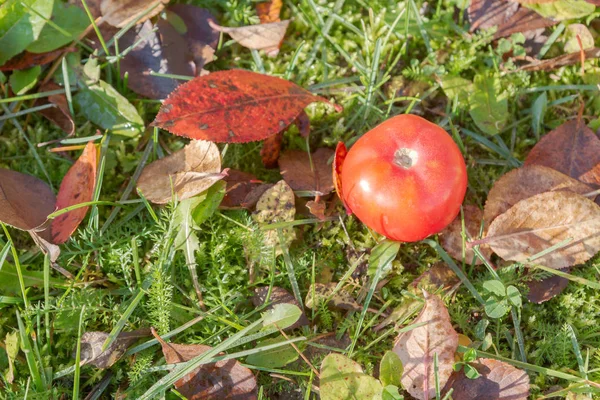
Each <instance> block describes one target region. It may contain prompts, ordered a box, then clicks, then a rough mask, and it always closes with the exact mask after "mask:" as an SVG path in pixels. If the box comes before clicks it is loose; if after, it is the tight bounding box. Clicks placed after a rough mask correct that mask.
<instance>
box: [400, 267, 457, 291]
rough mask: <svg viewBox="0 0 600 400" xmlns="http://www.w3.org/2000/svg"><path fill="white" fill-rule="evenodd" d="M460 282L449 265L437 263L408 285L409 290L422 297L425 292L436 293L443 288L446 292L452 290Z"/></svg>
mask: <svg viewBox="0 0 600 400" xmlns="http://www.w3.org/2000/svg"><path fill="white" fill-rule="evenodd" d="M458 282H459V280H458V277H457V276H456V274H455V273H454V272H452V270H451V269H450V268H449V267H448V265H446V264H444V263H441V262H440V263H436V264H434V265H432V266H431V267H430V268H427V269H426V270H425V272H423V273H422V274H421V275H419V276H418V277H417V278H416V279H415V280H414V281H412V282H411V283H410V284H409V285H408V290H410V291H411V292H413V293H414V294H417V295H422V293H423V290H425V291H427V292H434V291H436V290H438V289H439V288H440V287H442V288H443V289H444V290H447V289H450V288H451V287H452V286H454V285H456V284H457V283H458Z"/></svg>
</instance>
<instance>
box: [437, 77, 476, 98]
mask: <svg viewBox="0 0 600 400" xmlns="http://www.w3.org/2000/svg"><path fill="white" fill-rule="evenodd" d="M441 86H442V89H443V90H444V93H445V94H446V97H448V98H449V99H450V100H451V101H454V99H455V98H456V97H458V101H459V102H460V103H467V102H468V101H469V93H471V92H472V91H473V82H471V81H470V80H468V79H465V78H461V77H460V76H454V75H445V76H443V77H442V78H441Z"/></svg>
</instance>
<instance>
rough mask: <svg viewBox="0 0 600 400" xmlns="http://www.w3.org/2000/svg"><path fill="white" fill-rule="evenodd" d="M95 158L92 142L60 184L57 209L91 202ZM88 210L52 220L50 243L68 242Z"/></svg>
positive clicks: (94, 147)
mask: <svg viewBox="0 0 600 400" xmlns="http://www.w3.org/2000/svg"><path fill="white" fill-rule="evenodd" d="M96 157H97V153H96V146H95V145H94V142H89V143H88V144H87V145H86V146H85V149H84V150H83V153H82V154H81V156H80V157H79V158H78V159H77V161H76V162H75V164H73V166H71V168H70V169H69V171H68V172H67V174H66V175H65V176H64V178H63V180H62V182H61V184H60V189H59V190H58V196H57V197H56V208H57V209H63V208H66V207H70V206H73V205H76V204H80V203H86V202H89V201H92V199H93V197H94V188H95V187H96V164H97V162H96V161H97V160H96ZM88 208H89V207H80V208H76V209H75V210H73V211H69V212H68V213H65V214H61V215H59V216H58V217H56V218H54V220H52V224H51V225H50V231H51V239H52V240H51V242H52V243H54V244H61V243H64V242H66V241H67V240H69V238H70V237H71V235H72V234H73V232H75V230H76V229H77V227H78V226H79V224H80V223H81V221H83V219H84V218H85V215H86V214H87V211H88Z"/></svg>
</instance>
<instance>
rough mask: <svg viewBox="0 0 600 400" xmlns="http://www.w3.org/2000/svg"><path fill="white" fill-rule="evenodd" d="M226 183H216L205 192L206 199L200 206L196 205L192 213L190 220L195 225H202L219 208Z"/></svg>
mask: <svg viewBox="0 0 600 400" xmlns="http://www.w3.org/2000/svg"><path fill="white" fill-rule="evenodd" d="M226 187H227V182H225V181H218V182H217V183H215V184H214V185H212V186H211V187H210V188H208V189H207V190H206V195H205V196H206V197H205V199H204V200H202V202H201V203H200V204H198V205H197V206H196V207H195V208H194V209H193V211H192V218H193V219H194V222H195V223H196V225H202V224H203V223H204V222H205V221H206V220H207V219H209V218H210V217H212V215H213V214H214V213H215V211H217V208H219V204H221V201H222V200H223V197H225V188H226Z"/></svg>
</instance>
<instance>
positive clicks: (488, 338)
mask: <svg viewBox="0 0 600 400" xmlns="http://www.w3.org/2000/svg"><path fill="white" fill-rule="evenodd" d="M492 343H493V338H492V334H491V333H490V332H488V333H486V335H485V337H484V338H483V341H482V342H481V350H483V351H486V350H487V349H489V348H490V347H492Z"/></svg>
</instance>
